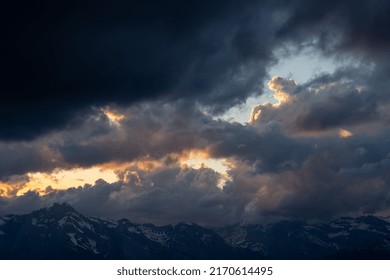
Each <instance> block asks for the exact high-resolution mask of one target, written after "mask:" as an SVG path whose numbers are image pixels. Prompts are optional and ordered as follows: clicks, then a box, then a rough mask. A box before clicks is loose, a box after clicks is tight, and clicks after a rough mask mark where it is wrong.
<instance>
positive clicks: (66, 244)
mask: <svg viewBox="0 0 390 280" xmlns="http://www.w3.org/2000/svg"><path fill="white" fill-rule="evenodd" d="M0 258H1V259H390V223H389V222H388V221H387V220H386V219H384V218H378V217H373V216H364V217H358V218H340V219H337V220H334V221H332V222H330V223H326V224H324V223H321V224H308V223H305V222H298V221H281V222H277V223H273V224H267V225H234V226H227V227H223V228H218V229H213V230H211V229H206V228H204V227H200V226H198V225H195V224H187V223H180V224H177V225H176V226H160V227H158V226H154V225H151V224H135V223H132V222H130V221H129V220H126V219H122V220H119V221H112V220H108V219H102V218H93V217H86V216H84V215H82V214H80V213H78V212H77V211H76V210H74V209H73V208H72V207H71V206H70V205H68V204H65V203H64V204H54V205H53V206H52V207H50V208H43V209H41V210H38V211H34V212H32V213H31V214H27V215H8V216H4V217H0Z"/></svg>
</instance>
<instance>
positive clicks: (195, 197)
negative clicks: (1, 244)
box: [0, 0, 390, 225]
mask: <svg viewBox="0 0 390 280" xmlns="http://www.w3.org/2000/svg"><path fill="white" fill-rule="evenodd" d="M2 6H3V7H2V9H0V10H1V12H0V13H1V16H0V21H1V24H0V26H1V27H0V28H1V31H2V34H3V42H4V43H3V44H2V45H1V47H0V56H1V61H2V63H1V66H0V73H1V75H0V76H1V77H2V78H1V80H0V92H1V96H2V102H1V103H0V215H2V214H7V213H24V212H29V211H31V210H34V209H37V208H40V207H44V206H48V205H51V204H52V203H53V202H68V203H70V204H71V205H73V206H74V207H76V209H78V210H80V211H81V212H82V213H85V214H88V215H94V216H106V217H112V218H121V217H126V218H129V219H131V220H134V221H136V222H152V223H155V224H166V223H177V222H180V221H188V222H195V223H199V224H202V225H221V224H229V223H236V222H261V221H262V220H264V219H272V218H304V219H326V218H330V217H333V216H338V215H354V214H367V213H380V214H386V213H389V210H390V200H389V199H390V177H389V175H388V174H390V172H389V169H390V137H389V135H390V130H389V123H390V115H389V109H390V100H389V98H390V94H389V88H390V82H389V79H388V77H389V75H390V51H389V50H390V48H389V47H390V31H389V30H388V28H387V26H389V25H390V22H389V21H390V18H389V17H388V14H389V12H390V3H388V2H387V1H363V0H360V1H347V0H344V1H326V2H324V3H318V2H317V3H314V2H313V1H305V0H300V1H298V0H297V1H282V0H281V1H212V3H210V2H209V1H186V2H185V3H184V2H182V1H127V2H122V1H114V2H112V1H111V2H110V3H105V2H104V1H82V2H80V1H70V2H69V1H66V2H65V1H64V2H62V1H59V2H55V3H54V2H51V1H47V2H46V1H43V2H39V3H33V4H31V3H29V2H27V1H6V2H5V3H3V4H2ZM303 49H306V50H307V49H310V50H312V51H313V52H315V53H318V54H319V55H322V56H325V57H328V58H331V59H334V60H335V61H341V62H345V63H341V64H338V65H339V67H338V68H337V69H336V70H335V71H334V72H333V73H317V74H316V75H315V76H313V77H312V78H311V79H310V80H309V81H307V82H306V83H304V84H297V83H296V82H295V81H294V80H293V79H290V78H283V77H273V78H270V77H269V76H268V70H269V69H270V67H271V66H272V65H275V63H277V61H279V60H282V59H284V58H286V57H288V56H291V55H295V54H299V53H300V52H301V51H302V50H303ZM351 62H352V63H351ZM302 67H305V65H302ZM267 80H269V82H268V87H269V89H270V90H271V91H272V92H273V93H274V97H275V99H276V100H277V103H275V104H271V103H265V104H261V105H257V106H256V107H254V108H253V111H252V113H251V114H250V112H248V119H249V122H248V123H245V124H241V123H237V122H229V121H226V120H222V119H220V118H219V117H220V116H221V114H223V113H224V112H226V111H227V110H228V109H230V108H232V107H234V106H237V105H240V104H242V103H243V102H245V100H247V98H249V97H256V96H260V95H261V92H262V91H263V88H262V87H263V86H262V85H263V83H264V82H265V81H267ZM194 156H196V157H198V158H200V159H197V160H196V161H197V162H198V163H199V165H198V166H196V167H195V165H192V164H190V162H191V160H192V161H194V160H193V157H194ZM91 168H99V169H101V170H103V171H110V172H112V173H113V174H115V175H116V179H115V180H113V181H110V182H108V181H107V180H106V181H105V180H103V179H99V180H97V181H96V182H94V183H89V184H85V185H83V184H81V186H79V187H77V185H76V186H72V187H70V186H62V187H61V188H56V187H53V186H49V185H44V182H46V181H41V182H40V183H39V182H38V181H34V180H33V176H34V174H38V173H39V174H43V175H41V176H43V177H45V176H46V177H48V178H49V177H50V180H52V181H53V182H54V181H58V184H59V185H61V182H65V181H61V178H59V177H58V176H57V177H56V174H57V175H58V174H59V172H62V171H66V170H68V171H72V170H76V169H78V170H88V169H91ZM80 182H82V181H80ZM34 184H38V185H35V186H34ZM39 184H41V185H39ZM67 187H68V188H67Z"/></svg>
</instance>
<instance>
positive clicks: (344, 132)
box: [339, 128, 353, 138]
mask: <svg viewBox="0 0 390 280" xmlns="http://www.w3.org/2000/svg"><path fill="white" fill-rule="evenodd" d="M339 136H340V137H341V138H348V137H351V136H353V133H352V132H350V131H348V130H346V129H342V128H340V129H339Z"/></svg>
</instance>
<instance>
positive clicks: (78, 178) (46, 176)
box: [0, 167, 118, 196]
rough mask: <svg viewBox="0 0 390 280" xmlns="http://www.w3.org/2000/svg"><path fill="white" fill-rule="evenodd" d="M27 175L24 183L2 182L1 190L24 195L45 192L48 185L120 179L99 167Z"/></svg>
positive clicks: (74, 185)
mask: <svg viewBox="0 0 390 280" xmlns="http://www.w3.org/2000/svg"><path fill="white" fill-rule="evenodd" d="M27 176H28V181H25V182H23V183H19V184H15V183H12V182H11V183H0V190H3V191H2V192H3V195H4V196H12V195H22V194H23V193H25V192H26V191H30V190H34V191H38V192H40V193H44V192H45V189H46V188H47V187H48V186H50V187H52V188H53V189H67V188H71V187H77V186H83V185H84V184H94V183H95V181H96V180H98V179H103V180H104V181H106V182H108V183H112V182H115V181H117V180H118V178H117V176H116V175H115V173H114V172H113V171H112V170H103V169H101V168H98V167H92V168H86V169H82V168H76V169H70V170H55V171H54V172H52V173H44V172H31V173H27ZM11 189H12V190H16V192H13V193H12V192H11V191H10V190H11Z"/></svg>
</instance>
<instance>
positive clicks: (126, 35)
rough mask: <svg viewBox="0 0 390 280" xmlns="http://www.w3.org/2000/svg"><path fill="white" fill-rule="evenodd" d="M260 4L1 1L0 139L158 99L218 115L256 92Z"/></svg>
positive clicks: (268, 31)
mask: <svg viewBox="0 0 390 280" xmlns="http://www.w3.org/2000/svg"><path fill="white" fill-rule="evenodd" d="M259 6H260V5H259V3H256V2H255V1H250V2H246V3H233V1H212V2H210V1H185V2H183V1H110V2H104V1H82V2H80V1H56V2H52V1H40V2H34V3H31V2H29V1H6V2H4V3H2V7H1V15H0V18H1V22H0V26H1V33H2V42H3V43H2V45H1V50H0V53H1V70H0V71H1V77H2V78H1V83H0V91H1V96H2V103H1V105H0V106H1V107H0V128H1V129H0V137H1V138H3V139H20V138H21V139H28V138H31V137H34V136H36V135H39V134H42V133H44V132H47V131H49V130H52V129H54V128H63V127H64V125H66V124H68V123H69V122H70V121H75V122H77V120H78V116H77V115H80V114H83V113H85V112H84V109H88V108H89V107H90V106H91V105H104V104H107V103H121V104H125V103H127V104H129V103H133V102H136V101H141V100H146V99H156V98H166V99H168V100H170V99H180V98H183V99H186V100H194V101H198V102H200V103H202V104H204V105H207V106H209V107H210V109H211V110H214V111H216V112H218V111H223V110H224V109H226V108H229V107H230V106H232V105H233V104H237V103H238V102H242V101H244V100H245V99H246V97H248V96H249V95H250V94H253V93H254V92H255V91H256V90H258V88H259V85H260V84H261V79H262V77H264V75H265V68H266V66H267V64H268V61H269V58H270V55H271V52H272V46H271V45H272V43H271V41H272V28H273V27H272V26H267V25H266V24H267V23H268V19H269V16H268V14H267V13H265V12H262V10H261V9H260V8H259Z"/></svg>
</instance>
